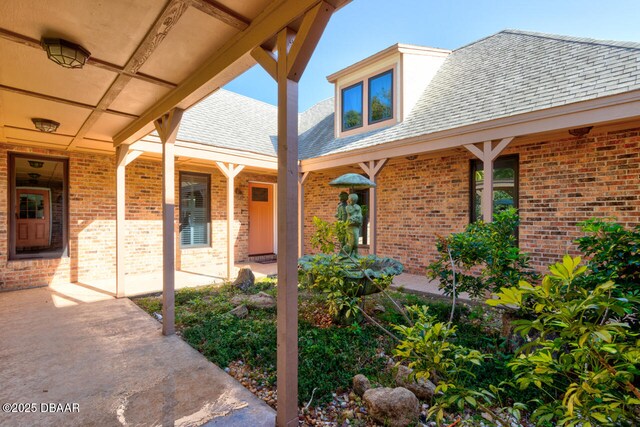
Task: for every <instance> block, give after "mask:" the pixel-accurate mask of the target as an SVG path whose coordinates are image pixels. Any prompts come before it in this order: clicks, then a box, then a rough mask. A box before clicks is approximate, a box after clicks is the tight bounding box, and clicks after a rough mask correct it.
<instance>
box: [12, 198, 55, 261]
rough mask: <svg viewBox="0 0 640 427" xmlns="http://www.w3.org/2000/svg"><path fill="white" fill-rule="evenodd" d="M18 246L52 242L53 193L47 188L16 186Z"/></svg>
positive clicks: (41, 244) (40, 244) (34, 245)
mask: <svg viewBox="0 0 640 427" xmlns="http://www.w3.org/2000/svg"><path fill="white" fill-rule="evenodd" d="M16 201H17V203H16V248H18V249H23V248H38V247H45V246H49V245H50V244H51V195H50V190H49V189H47V188H16Z"/></svg>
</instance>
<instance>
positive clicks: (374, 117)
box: [368, 70, 393, 124]
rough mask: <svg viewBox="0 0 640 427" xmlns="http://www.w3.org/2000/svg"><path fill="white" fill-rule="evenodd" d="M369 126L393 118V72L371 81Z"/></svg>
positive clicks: (380, 75) (390, 71)
mask: <svg viewBox="0 0 640 427" xmlns="http://www.w3.org/2000/svg"><path fill="white" fill-rule="evenodd" d="M368 105H369V124H372V123H377V122H381V121H384V120H388V119H390V118H392V117H393V70H389V71H386V72H384V73H382V74H378V75H377V76H374V77H371V78H370V79H369V104H368Z"/></svg>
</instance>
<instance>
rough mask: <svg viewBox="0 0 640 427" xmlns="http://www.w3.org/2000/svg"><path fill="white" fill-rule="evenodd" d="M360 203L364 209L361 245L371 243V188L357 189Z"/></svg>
mask: <svg viewBox="0 0 640 427" xmlns="http://www.w3.org/2000/svg"><path fill="white" fill-rule="evenodd" d="M355 193H356V194H357V195H358V204H359V205H360V209H362V227H360V241H359V242H358V244H359V245H368V244H369V190H356V191H355Z"/></svg>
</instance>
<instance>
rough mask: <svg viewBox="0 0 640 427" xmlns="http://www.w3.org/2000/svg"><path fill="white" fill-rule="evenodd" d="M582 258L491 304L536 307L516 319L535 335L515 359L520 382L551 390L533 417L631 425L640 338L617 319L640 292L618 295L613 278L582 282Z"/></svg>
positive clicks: (638, 394)
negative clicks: (592, 283) (526, 316)
mask: <svg viewBox="0 0 640 427" xmlns="http://www.w3.org/2000/svg"><path fill="white" fill-rule="evenodd" d="M580 261H581V259H580V257H576V258H571V257H570V256H565V257H564V259H563V261H562V263H556V264H555V265H553V266H551V267H550V274H549V275H547V276H546V277H545V278H544V280H543V281H542V284H541V285H540V286H532V285H531V284H529V283H527V282H525V281H521V282H520V283H519V285H518V286H514V287H509V288H503V289H502V290H501V292H500V293H498V294H497V299H491V300H488V301H487V304H489V305H493V306H497V305H501V306H510V307H513V308H519V309H521V310H522V311H528V312H529V313H530V314H533V315H535V317H534V318H533V320H526V319H522V320H518V321H515V322H514V324H515V325H516V331H517V332H519V333H520V334H521V335H522V336H523V337H526V338H527V339H528V340H529V342H528V343H527V344H525V345H524V346H523V347H522V348H521V349H520V354H519V356H518V357H517V358H515V359H513V360H512V361H511V362H510V363H509V366H510V368H511V369H512V370H513V372H514V374H515V380H516V384H517V385H518V386H519V387H520V388H521V389H526V388H528V387H531V386H535V387H538V388H539V389H541V390H543V391H544V392H545V393H546V395H547V397H546V399H544V400H540V401H539V402H537V408H536V409H535V410H534V412H533V414H532V416H533V419H534V420H536V421H537V422H538V423H541V424H542V423H545V422H554V423H555V425H561V426H570V427H573V426H576V425H581V426H583V427H590V426H617V425H630V424H632V423H633V420H637V417H638V412H637V410H638V409H637V408H638V407H639V406H638V405H640V391H639V390H638V388H637V383H638V379H639V378H640V368H639V366H640V340H639V339H638V335H639V334H638V332H637V331H634V330H632V329H631V328H630V326H629V324H628V323H624V322H620V321H619V320H618V319H620V318H622V317H624V316H625V315H626V314H628V313H630V312H631V311H633V310H635V309H637V306H638V304H639V303H640V300H638V299H637V298H634V297H631V298H621V297H616V296H615V295H616V294H617V293H618V292H619V286H618V285H617V284H616V283H614V282H613V281H606V282H604V283H601V284H598V285H595V286H594V287H593V288H592V289H589V288H585V287H583V286H582V285H581V284H582V283H585V281H586V279H585V277H584V276H585V273H586V272H587V271H588V269H587V267H586V266H580Z"/></svg>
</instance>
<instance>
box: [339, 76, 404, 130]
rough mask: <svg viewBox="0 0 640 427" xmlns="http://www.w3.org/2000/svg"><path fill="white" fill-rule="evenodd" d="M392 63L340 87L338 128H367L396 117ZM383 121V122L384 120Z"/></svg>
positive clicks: (385, 124) (377, 126)
mask: <svg viewBox="0 0 640 427" xmlns="http://www.w3.org/2000/svg"><path fill="white" fill-rule="evenodd" d="M394 70H395V66H392V67H391V68H389V69H387V70H384V69H383V71H382V72H380V71H378V72H375V73H372V74H369V75H368V76H367V75H365V76H362V78H361V79H359V80H356V81H355V82H353V80H352V82H351V83H347V84H346V85H345V86H343V87H342V88H341V89H340V113H341V116H340V120H341V123H340V131H341V132H343V133H345V134H350V133H351V132H354V133H355V132H360V131H368V130H370V129H375V128H379V127H383V126H387V125H388V124H389V123H388V121H391V119H396V118H397V117H396V114H395V106H394V92H395V90H394V85H395V82H394ZM385 122H386V123H385Z"/></svg>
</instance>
